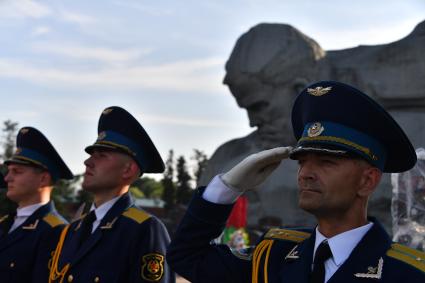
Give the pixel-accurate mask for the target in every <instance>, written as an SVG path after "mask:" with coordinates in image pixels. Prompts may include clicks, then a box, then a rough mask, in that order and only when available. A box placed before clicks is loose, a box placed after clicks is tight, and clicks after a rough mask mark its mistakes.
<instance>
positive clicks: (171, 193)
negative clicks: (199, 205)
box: [161, 149, 176, 211]
mask: <svg viewBox="0 0 425 283" xmlns="http://www.w3.org/2000/svg"><path fill="white" fill-rule="evenodd" d="M173 180H174V151H173V150H172V149H170V151H169V152H168V158H167V161H166V162H165V172H164V177H163V178H162V180H161V183H162V186H163V193H162V200H163V201H164V202H165V209H166V210H168V211H169V210H171V209H172V208H173V207H174V205H175V204H176V186H175V184H174V181H173Z"/></svg>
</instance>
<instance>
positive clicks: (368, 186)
mask: <svg viewBox="0 0 425 283" xmlns="http://www.w3.org/2000/svg"><path fill="white" fill-rule="evenodd" d="M381 177H382V172H381V170H379V169H378V168H376V167H372V166H370V167H368V168H365V169H364V170H363V174H362V176H361V181H360V182H361V183H360V186H361V188H360V190H359V191H358V195H359V196H362V197H369V196H370V195H371V194H372V193H373V192H374V191H375V189H376V187H377V186H378V184H379V182H380V181H381Z"/></svg>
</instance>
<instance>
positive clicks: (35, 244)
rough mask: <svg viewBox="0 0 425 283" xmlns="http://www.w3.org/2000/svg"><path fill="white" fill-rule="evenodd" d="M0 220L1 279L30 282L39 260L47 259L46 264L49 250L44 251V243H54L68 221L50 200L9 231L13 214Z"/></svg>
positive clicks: (18, 282) (45, 245)
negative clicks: (53, 239) (54, 238)
mask: <svg viewBox="0 0 425 283" xmlns="http://www.w3.org/2000/svg"><path fill="white" fill-rule="evenodd" d="M0 220H1V221H0V282H1V283H28V282H31V280H32V278H33V272H35V270H34V265H35V263H36V261H37V260H45V261H46V262H45V264H44V266H45V267H47V254H44V253H43V252H44V251H47V250H46V249H45V248H41V247H42V246H43V247H47V246H48V245H49V243H51V241H52V237H54V234H58V233H59V232H60V229H61V228H62V227H63V226H64V224H65V223H66V221H65V220H64V219H63V218H62V216H61V215H59V214H58V213H57V211H56V209H55V207H54V205H53V203H51V202H49V203H47V204H45V205H43V206H41V207H40V208H38V209H37V210H36V211H35V212H34V213H33V214H32V215H31V216H30V217H28V219H27V220H26V221H25V222H24V223H23V224H22V225H21V226H19V227H17V228H16V229H15V230H13V231H12V232H11V233H10V234H8V230H9V227H11V226H12V224H13V216H11V215H5V216H3V217H0ZM36 259H37V260H36Z"/></svg>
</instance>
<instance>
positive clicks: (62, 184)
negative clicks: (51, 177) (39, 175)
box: [52, 174, 91, 219]
mask: <svg viewBox="0 0 425 283" xmlns="http://www.w3.org/2000/svg"><path fill="white" fill-rule="evenodd" d="M82 177H83V175H82V174H79V175H75V177H74V179H72V180H59V181H57V182H56V183H55V185H54V186H53V187H54V188H53V191H52V200H53V201H54V203H55V206H56V209H57V210H58V211H59V213H60V214H61V215H63V216H64V217H65V218H67V219H73V218H74V216H75V215H73V214H74V207H73V205H75V204H77V203H79V202H81V203H83V202H84V203H87V204H90V203H91V198H90V196H88V195H85V194H84V197H87V199H86V200H82V199H79V196H80V197H81V195H79V194H80V192H81V191H82V190H80V191H78V188H79V186H80V184H81V180H82Z"/></svg>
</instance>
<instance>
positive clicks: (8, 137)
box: [1, 120, 18, 160]
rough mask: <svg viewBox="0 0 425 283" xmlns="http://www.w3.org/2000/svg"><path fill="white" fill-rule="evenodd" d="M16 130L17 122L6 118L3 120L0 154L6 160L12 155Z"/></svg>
mask: <svg viewBox="0 0 425 283" xmlns="http://www.w3.org/2000/svg"><path fill="white" fill-rule="evenodd" d="M17 130H18V122H13V121H11V120H6V121H4V122H3V129H2V131H3V139H4V140H3V142H2V145H3V154H2V155H1V157H2V159H3V160H7V159H9V158H11V157H12V155H13V153H14V152H15V144H16V131H17Z"/></svg>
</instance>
